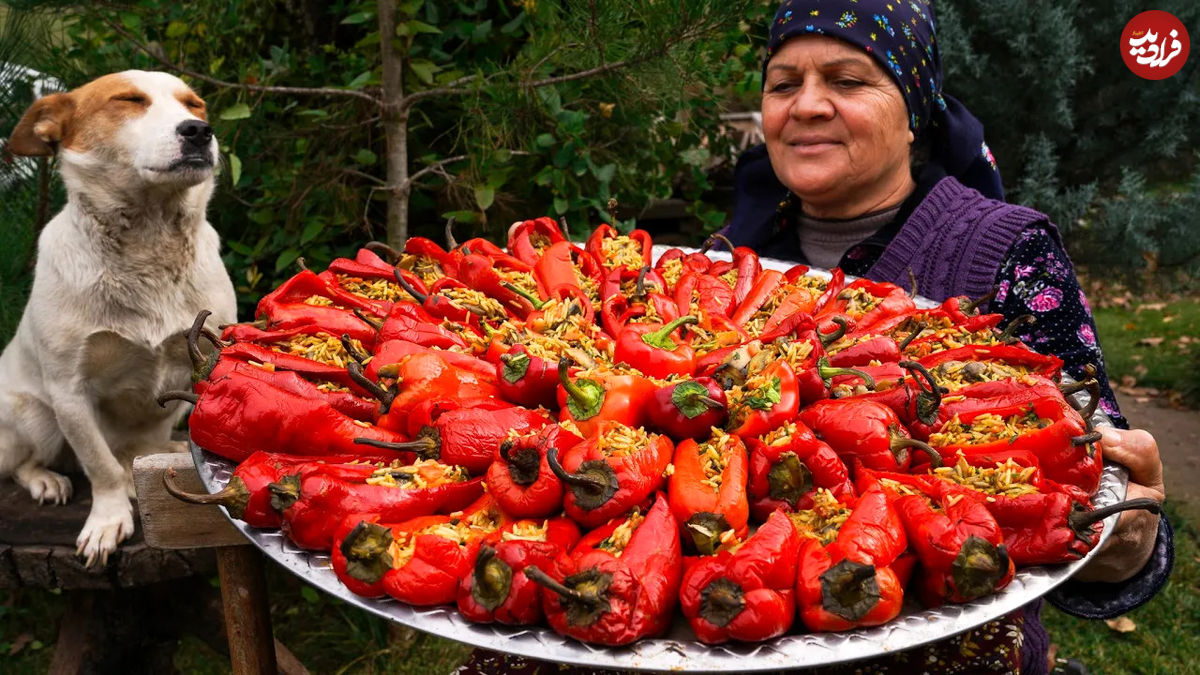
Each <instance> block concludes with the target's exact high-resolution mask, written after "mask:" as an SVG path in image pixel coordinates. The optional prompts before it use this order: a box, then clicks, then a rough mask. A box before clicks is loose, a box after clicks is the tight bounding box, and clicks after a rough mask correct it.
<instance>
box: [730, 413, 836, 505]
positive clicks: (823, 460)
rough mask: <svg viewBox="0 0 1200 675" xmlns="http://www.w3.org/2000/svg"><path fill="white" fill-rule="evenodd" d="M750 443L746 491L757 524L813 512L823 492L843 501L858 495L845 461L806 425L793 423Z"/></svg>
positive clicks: (748, 442) (748, 443)
mask: <svg viewBox="0 0 1200 675" xmlns="http://www.w3.org/2000/svg"><path fill="white" fill-rule="evenodd" d="M747 445H748V446H749V447H750V477H749V482H748V484H747V487H746V490H747V492H748V494H749V496H750V513H751V515H753V516H754V518H755V519H756V520H762V519H765V518H766V517H767V516H768V515H770V514H771V512H773V511H777V510H783V511H785V512H792V511H803V510H805V509H811V508H813V500H814V499H815V497H816V495H817V492H818V491H820V490H825V491H828V492H830V493H831V494H832V495H833V496H834V497H837V498H841V497H843V496H845V495H851V494H853V492H854V489H853V486H852V485H851V483H850V473H849V471H847V470H846V465H845V463H844V462H842V460H841V458H839V457H838V456H837V453H835V452H834V451H833V449H832V448H830V447H829V446H828V445H827V444H826V443H825V442H823V441H821V440H820V439H818V438H817V437H816V436H815V435H814V434H813V432H812V431H811V430H809V429H808V427H806V426H804V425H803V424H802V423H800V422H797V421H792V422H788V423H787V424H784V425H783V426H781V427H779V428H778V429H775V430H774V431H772V432H770V433H768V434H766V435H765V436H762V437H761V438H751V439H749V440H748V441H747Z"/></svg>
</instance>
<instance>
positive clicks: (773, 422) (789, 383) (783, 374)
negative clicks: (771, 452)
mask: <svg viewBox="0 0 1200 675" xmlns="http://www.w3.org/2000/svg"><path fill="white" fill-rule="evenodd" d="M762 376H763V377H765V378H766V379H767V381H768V386H769V387H770V388H774V386H775V385H774V384H771V383H773V382H774V380H778V381H779V385H778V386H779V395H778V400H776V401H775V402H773V403H772V402H770V401H769V400H767V399H764V400H763V403H762V405H758V404H755V405H750V406H749V407H750V410H749V411H748V412H747V413H746V414H745V415H744V417H743V418H742V419H740V420H738V421H736V422H735V420H734V416H733V410H732V409H731V410H730V421H729V423H728V424H730V425H732V428H731V429H730V430H729V433H731V434H736V435H738V436H741V437H742V438H743V439H749V438H753V437H757V436H762V435H763V434H765V433H767V432H769V431H771V430H772V429H775V428H777V427H779V425H781V424H784V423H785V422H786V421H787V420H790V419H793V418H795V417H796V413H797V412H798V411H799V410H800V393H799V387H798V385H797V384H796V372H795V371H794V370H792V367H791V365H789V364H788V363H787V361H775V362H773V363H771V364H770V365H768V366H767V367H766V368H764V369H763V371H762ZM771 398H774V396H772V397H771Z"/></svg>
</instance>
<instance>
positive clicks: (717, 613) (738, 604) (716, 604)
mask: <svg viewBox="0 0 1200 675" xmlns="http://www.w3.org/2000/svg"><path fill="white" fill-rule="evenodd" d="M745 606H746V600H745V597H744V593H743V591H742V587H741V586H740V585H739V584H738V583H737V582H736V581H732V580H730V579H728V578H726V577H718V578H717V579H714V580H713V582H712V583H711V584H709V585H707V586H705V587H704V590H702V591H700V616H702V617H704V620H705V621H708V622H709V623H711V624H712V625H714V626H716V627H718V628H724V627H725V626H728V625H729V622H730V621H733V620H734V619H735V618H737V616H738V615H739V614H741V613H742V609H743V608H745Z"/></svg>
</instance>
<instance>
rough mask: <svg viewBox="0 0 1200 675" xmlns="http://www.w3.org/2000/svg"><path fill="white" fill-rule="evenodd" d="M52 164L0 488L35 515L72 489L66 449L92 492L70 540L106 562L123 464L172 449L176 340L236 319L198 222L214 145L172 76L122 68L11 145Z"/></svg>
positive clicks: (7, 403) (176, 411) (208, 236)
mask: <svg viewBox="0 0 1200 675" xmlns="http://www.w3.org/2000/svg"><path fill="white" fill-rule="evenodd" d="M8 149H9V151H11V152H12V153H13V154H16V155H35V156H36V155H51V154H57V155H58V165H59V171H60V173H61V174H62V178H63V182H64V184H65V185H66V188H67V204H66V207H65V208H64V209H63V210H62V212H60V213H59V214H58V215H57V216H55V217H54V219H53V220H51V221H50V222H49V223H48V224H47V225H46V228H45V229H44V230H43V231H42V234H41V236H40V237H39V239H38V255H37V266H36V268H35V270H34V280H33V289H32V292H31V294H30V298H29V304H28V305H27V306H26V307H25V312H24V314H23V316H22V318H21V323H20V325H19V326H18V328H17V332H16V335H15V336H14V337H13V340H12V342H10V343H9V344H8V346H7V347H6V348H5V350H4V353H3V355H2V356H0V475H7V474H12V476H13V477H14V478H15V479H16V480H17V482H18V483H20V484H21V485H22V486H24V487H25V488H27V489H28V490H29V493H30V495H32V496H33V498H34V499H36V500H37V501H39V502H55V503H63V502H66V501H67V499H69V498H70V496H71V482H70V480H69V479H67V478H66V477H65V476H62V475H60V474H58V473H55V472H54V471H51V470H50V469H49V468H48V467H49V465H50V464H51V463H52V462H54V461H55V459H56V457H57V456H58V455H59V453H60V452H61V450H62V449H63V447H64V443H65V444H66V445H69V446H70V447H71V448H72V450H74V453H75V457H76V458H77V459H78V462H79V464H80V466H82V468H83V470H84V471H85V472H86V474H87V476H88V479H89V480H90V481H91V483H92V509H91V513H90V514H89V516H88V519H87V522H86V523H85V524H84V526H83V530H82V531H81V532H80V533H79V538H78V540H77V542H76V543H77V546H78V552H79V554H80V555H82V556H84V557H86V559H87V564H88V565H91V564H93V563H94V562H96V561H100V562H101V563H104V562H106V561H107V558H108V555H109V554H110V553H111V552H112V551H113V550H115V549H116V547H117V544H118V543H120V542H121V541H122V540H124V539H125V538H127V537H128V536H129V535H130V534H132V533H133V511H132V507H131V505H130V502H129V498H130V496H132V494H133V483H132V480H131V473H130V466H131V464H132V461H133V457H134V456H135V455H138V454H144V453H146V452H155V451H159V452H160V451H162V450H163V449H167V448H170V447H171V444H170V434H171V428H172V426H173V425H174V424H175V422H176V421H177V420H178V419H179V417H180V415H181V414H182V413H183V410H184V406H183V404H181V403H178V402H175V403H171V404H170V405H169V406H168V407H167V408H166V409H164V408H160V407H159V406H158V404H157V403H156V402H155V397H156V396H157V395H158V394H159V393H160V392H162V391H164V390H172V389H182V388H186V387H188V385H189V373H190V370H191V365H190V362H189V360H188V355H187V350H186V344H185V341H184V337H183V333H184V332H185V331H186V330H187V328H188V327H189V326H190V325H191V324H192V321H193V319H194V317H195V316H196V314H197V313H198V312H199V311H200V310H202V309H209V310H212V311H213V318H212V320H213V321H214V322H217V323H230V322H233V321H234V320H235V314H236V306H235V302H234V295H233V284H232V283H231V282H230V280H229V275H228V273H227V272H226V271H225V267H224V265H223V264H222V262H221V258H220V256H219V251H218V248H219V242H218V238H217V233H216V231H215V230H214V229H213V228H212V226H211V225H209V224H208V221H207V220H206V218H205V207H206V205H207V203H208V200H209V197H210V196H211V195H212V191H213V184H214V180H213V168H214V163H215V160H216V157H217V141H216V139H215V138H213V134H212V129H211V128H210V127H209V125H208V123H207V122H206V121H205V106H204V101H202V100H201V99H200V97H198V96H196V94H195V93H194V92H193V91H192V90H191V89H189V88H188V86H187V85H186V84H184V83H183V82H182V81H181V80H179V79H178V78H176V77H174V76H172V75H168V74H166V73H152V72H143V71H137V70H131V71H127V72H124V73H117V74H113V75H106V76H104V77H101V78H99V79H97V80H94V81H93V82H90V83H88V84H86V85H84V86H82V87H80V88H78V89H75V90H74V91H71V92H69V93H64V94H52V95H50V96H46V97H44V98H41V99H39V100H38V101H36V102H35V103H34V104H33V106H32V107H30V109H29V110H28V111H27V112H26V113H25V115H24V117H22V118H21V121H20V122H19V123H18V124H17V127H16V129H15V130H14V131H13V134H12V137H11V138H10V139H9V142H8Z"/></svg>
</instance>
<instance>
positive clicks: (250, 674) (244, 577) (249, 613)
mask: <svg viewBox="0 0 1200 675" xmlns="http://www.w3.org/2000/svg"><path fill="white" fill-rule="evenodd" d="M217 572H218V574H220V577H221V600H222V602H223V603H224V612H225V633H226V635H227V636H228V639H229V660H230V663H231V664H232V666H233V672H234V674H235V675H275V672H276V666H275V640H274V638H273V637H272V634H271V615H270V611H269V607H268V605H267V592H266V579H265V577H264V576H263V564H262V556H261V554H260V553H259V552H258V551H257V550H255V549H254V547H252V546H224V547H221V548H218V549H217Z"/></svg>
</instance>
